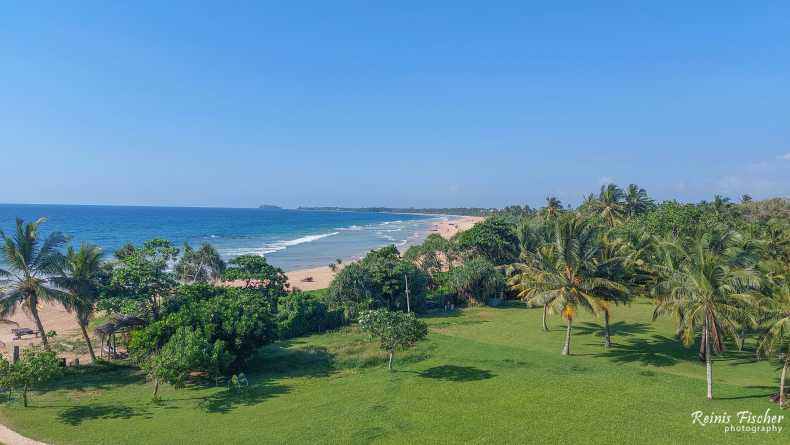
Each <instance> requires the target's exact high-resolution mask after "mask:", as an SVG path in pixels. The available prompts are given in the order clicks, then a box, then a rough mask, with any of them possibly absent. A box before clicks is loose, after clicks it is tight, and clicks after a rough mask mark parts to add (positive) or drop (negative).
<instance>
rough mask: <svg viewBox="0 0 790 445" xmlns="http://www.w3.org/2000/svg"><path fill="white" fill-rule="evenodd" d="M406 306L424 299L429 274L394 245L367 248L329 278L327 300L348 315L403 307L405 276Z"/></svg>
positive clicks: (417, 305)
mask: <svg viewBox="0 0 790 445" xmlns="http://www.w3.org/2000/svg"><path fill="white" fill-rule="evenodd" d="M407 279H408V282H409V306H410V307H411V309H413V310H419V309H420V308H421V307H422V306H423V303H424V297H425V293H426V291H427V289H428V283H429V280H430V277H429V276H428V275H427V274H426V273H425V272H424V271H422V270H421V269H420V268H418V267H417V266H416V265H414V264H413V263H411V262H409V261H406V260H403V259H401V258H400V255H399V254H398V249H396V248H395V246H388V247H383V248H381V249H378V250H372V251H370V252H369V253H368V254H367V255H366V256H365V258H363V259H362V260H361V261H358V262H356V263H352V264H349V265H348V266H346V267H345V268H343V270H341V271H340V272H339V273H338V274H337V275H336V276H335V278H334V280H332V285H331V286H330V288H329V295H328V301H330V302H331V303H332V305H334V306H335V307H342V308H344V309H345V311H346V314H347V315H348V316H349V318H353V316H354V314H356V313H357V312H358V311H359V310H364V309H368V308H387V309H390V310H406V280H407Z"/></svg>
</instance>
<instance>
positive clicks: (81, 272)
mask: <svg viewBox="0 0 790 445" xmlns="http://www.w3.org/2000/svg"><path fill="white" fill-rule="evenodd" d="M102 255H103V252H102V250H101V248H99V247H98V246H94V245H91V244H82V245H81V246H80V249H79V250H74V248H73V247H69V248H68V251H67V252H66V260H65V262H64V266H63V271H62V272H61V274H60V276H57V277H55V278H53V280H52V281H53V282H54V283H55V284H56V285H58V286H59V287H61V288H63V289H66V290H67V291H68V296H67V298H65V299H64V300H63V305H64V306H65V307H66V309H67V310H68V311H70V312H73V313H74V315H75V316H76V318H77V323H78V324H79V325H80V329H81V330H82V337H83V338H84V339H85V344H86V345H88V352H90V355H91V359H92V360H93V361H94V362H95V361H96V354H95V353H94V352H93V345H92V344H91V339H90V336H89V335H88V323H89V322H90V319H91V316H92V315H93V311H94V309H95V304H96V300H97V299H98V298H99V286H100V279H99V275H100V273H101V258H102Z"/></svg>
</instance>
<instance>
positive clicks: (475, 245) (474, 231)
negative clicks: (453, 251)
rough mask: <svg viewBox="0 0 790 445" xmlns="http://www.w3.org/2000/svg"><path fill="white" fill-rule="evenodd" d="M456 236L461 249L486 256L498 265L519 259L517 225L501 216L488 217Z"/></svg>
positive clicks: (457, 244)
mask: <svg viewBox="0 0 790 445" xmlns="http://www.w3.org/2000/svg"><path fill="white" fill-rule="evenodd" d="M454 238H455V244H456V246H457V249H458V250H459V251H461V252H463V253H464V254H465V255H468V256H482V257H485V258H486V259H488V260H489V261H490V262H492V263H494V265H496V266H500V265H504V264H509V263H512V262H513V261H516V259H518V253H519V252H518V238H517V237H516V232H515V225H514V224H512V223H509V222H507V221H505V220H504V219H502V218H499V217H491V218H486V219H485V220H483V221H481V222H479V223H477V224H475V225H474V226H472V228H470V229H469V230H466V231H464V232H461V233H459V234H458V235H456V236H455V237H454Z"/></svg>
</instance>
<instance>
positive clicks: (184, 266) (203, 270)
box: [175, 243, 225, 283]
mask: <svg viewBox="0 0 790 445" xmlns="http://www.w3.org/2000/svg"><path fill="white" fill-rule="evenodd" d="M175 271H176V276H177V277H178V279H179V280H181V281H183V282H186V283H194V282H209V281H216V280H218V279H220V278H221V277H222V274H223V273H225V262H224V261H222V258H221V257H220V256H219V253H218V252H217V250H216V249H215V248H214V246H212V245H211V244H208V243H204V244H203V245H202V246H200V248H199V249H198V250H194V249H192V247H191V246H190V245H189V244H187V243H184V253H183V254H182V255H181V258H180V259H179V261H178V263H177V264H176V268H175Z"/></svg>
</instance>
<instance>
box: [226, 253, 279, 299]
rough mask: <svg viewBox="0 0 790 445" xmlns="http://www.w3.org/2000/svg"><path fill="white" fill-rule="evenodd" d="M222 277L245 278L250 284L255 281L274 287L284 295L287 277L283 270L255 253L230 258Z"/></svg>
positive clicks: (231, 278) (260, 284)
mask: <svg viewBox="0 0 790 445" xmlns="http://www.w3.org/2000/svg"><path fill="white" fill-rule="evenodd" d="M224 279H225V280H229V281H232V280H245V281H247V282H248V283H249V284H250V285H256V282H257V286H260V287H267V288H270V289H274V290H276V292H277V293H278V294H279V295H284V294H285V292H286V289H287V287H288V277H286V276H285V273H284V272H283V270H282V269H280V268H279V267H274V266H272V265H271V264H269V263H268V262H267V261H266V258H264V257H262V256H256V255H242V256H238V257H236V258H234V259H232V260H230V261H229V262H228V267H227V268H226V269H225V273H224Z"/></svg>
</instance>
